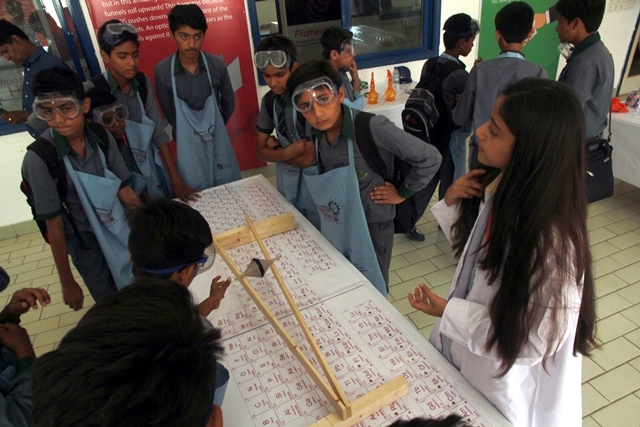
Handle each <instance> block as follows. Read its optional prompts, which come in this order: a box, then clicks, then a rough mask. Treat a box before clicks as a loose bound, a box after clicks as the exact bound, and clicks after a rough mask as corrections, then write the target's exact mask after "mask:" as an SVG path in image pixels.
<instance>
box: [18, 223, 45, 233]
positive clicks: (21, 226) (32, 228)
mask: <svg viewBox="0 0 640 427" xmlns="http://www.w3.org/2000/svg"><path fill="white" fill-rule="evenodd" d="M13 229H14V230H15V232H16V234H17V235H18V236H23V235H25V234H33V233H36V232H38V233H40V229H39V228H38V224H37V223H36V222H35V221H26V222H21V223H18V224H14V225H13ZM41 236H42V235H41Z"/></svg>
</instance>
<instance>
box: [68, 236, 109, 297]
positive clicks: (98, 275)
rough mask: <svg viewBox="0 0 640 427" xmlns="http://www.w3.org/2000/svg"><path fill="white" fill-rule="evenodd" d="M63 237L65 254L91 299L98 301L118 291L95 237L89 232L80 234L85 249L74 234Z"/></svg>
mask: <svg viewBox="0 0 640 427" xmlns="http://www.w3.org/2000/svg"><path fill="white" fill-rule="evenodd" d="M65 237H66V241H67V252H68V253H69V255H71V261H72V262H73V265H75V266H76V268H77V269H78V273H80V276H82V280H84V284H85V285H87V289H89V293H90V294H91V297H93V299H94V300H95V301H98V300H100V299H101V298H102V297H104V296H107V295H109V294H113V293H116V292H117V291H118V288H116V282H115V281H114V280H113V276H112V275H111V271H110V270H109V266H108V265H107V260H106V259H105V257H104V255H103V253H102V249H101V248H100V244H99V243H98V239H96V235H95V234H93V233H92V232H91V231H82V232H80V237H81V238H82V241H83V242H84V244H85V245H86V246H87V248H83V247H82V245H81V244H80V241H79V240H78V236H76V234H75V233H72V234H67V235H66V236H65Z"/></svg>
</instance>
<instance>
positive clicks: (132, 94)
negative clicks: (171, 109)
mask: <svg viewBox="0 0 640 427" xmlns="http://www.w3.org/2000/svg"><path fill="white" fill-rule="evenodd" d="M144 79H145V83H146V86H147V100H146V102H145V103H144V110H143V109H142V108H141V107H140V100H139V99H138V92H139V90H140V84H139V83H138V80H136V79H131V90H129V93H125V92H124V91H123V90H122V89H121V88H120V85H119V84H118V82H117V81H116V79H115V78H114V77H113V75H112V74H111V72H110V71H109V70H108V69H107V82H108V83H109V88H110V89H111V94H112V95H113V96H114V97H115V98H116V101H118V102H119V103H120V104H122V105H126V106H127V108H128V109H129V117H128V120H131V121H133V122H136V123H142V113H145V114H146V115H147V117H149V118H150V119H151V121H153V123H154V124H155V126H156V127H155V129H154V130H153V136H152V137H151V142H153V145H155V147H156V148H160V147H162V146H163V145H165V144H167V143H169V141H170V139H169V135H167V133H166V132H165V130H164V125H163V124H162V116H160V110H159V109H158V104H156V99H155V97H154V96H153V86H151V80H150V79H149V76H147V75H146V74H145V76H144ZM83 85H84V90H85V91H89V90H91V89H93V88H94V87H95V86H94V84H93V83H92V82H91V81H87V82H85V83H84V84H83Z"/></svg>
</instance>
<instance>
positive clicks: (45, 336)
mask: <svg viewBox="0 0 640 427" xmlns="http://www.w3.org/2000/svg"><path fill="white" fill-rule="evenodd" d="M75 326H76V325H75V324H73V325H67V326H63V327H60V328H58V329H55V330H53V331H49V332H46V333H41V334H37V335H36V336H35V338H34V339H33V347H34V348H35V347H41V346H43V345H47V344H54V343H56V342H58V341H60V340H62V338H64V336H65V335H66V334H67V332H69V331H70V330H71V329H73V328H74V327H75Z"/></svg>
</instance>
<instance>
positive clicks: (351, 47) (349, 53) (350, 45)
mask: <svg viewBox="0 0 640 427" xmlns="http://www.w3.org/2000/svg"><path fill="white" fill-rule="evenodd" d="M340 54H341V55H342V57H343V58H352V57H354V56H356V45H355V43H354V42H353V39H347V40H345V41H343V42H342V45H341V46H340Z"/></svg>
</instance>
